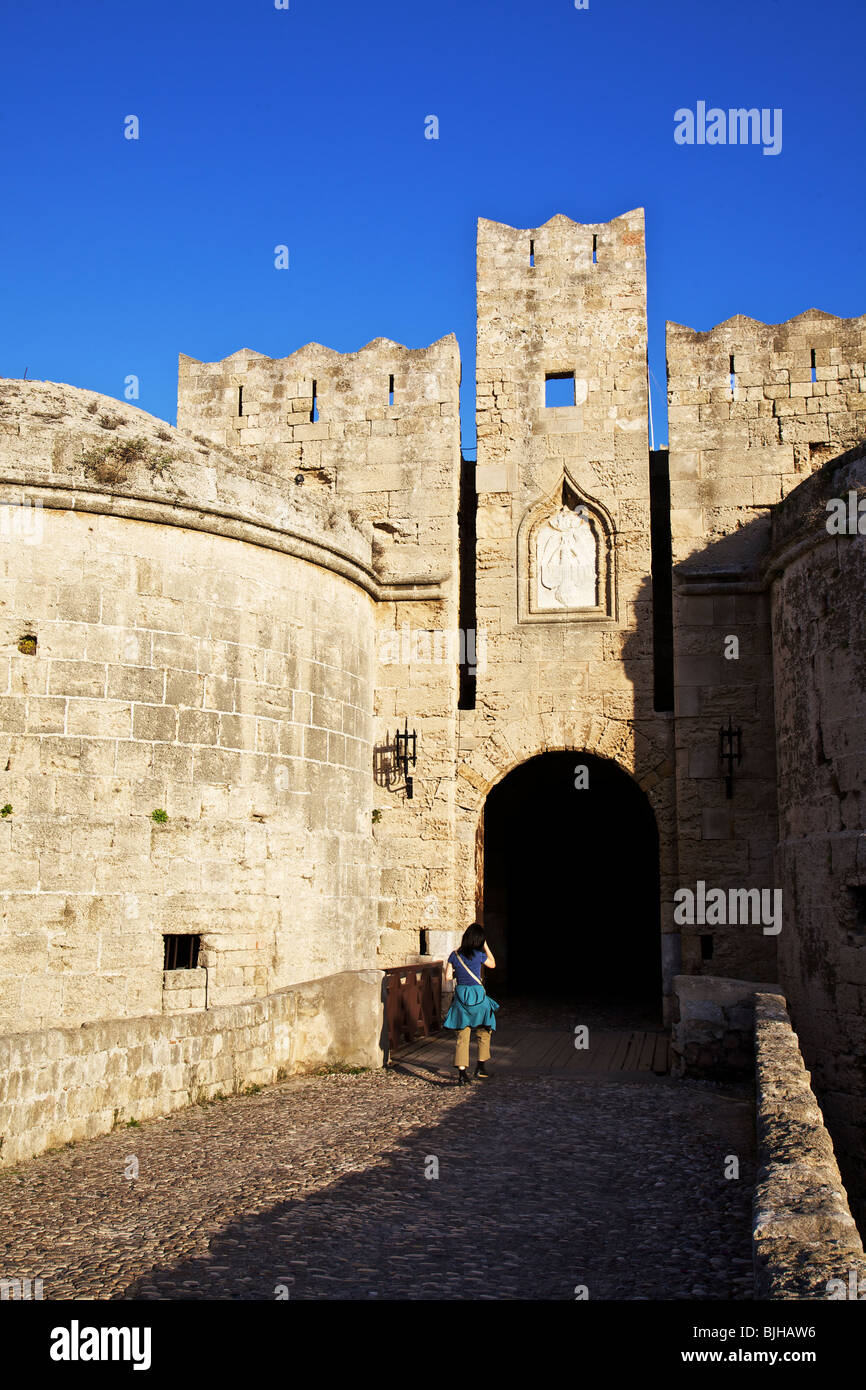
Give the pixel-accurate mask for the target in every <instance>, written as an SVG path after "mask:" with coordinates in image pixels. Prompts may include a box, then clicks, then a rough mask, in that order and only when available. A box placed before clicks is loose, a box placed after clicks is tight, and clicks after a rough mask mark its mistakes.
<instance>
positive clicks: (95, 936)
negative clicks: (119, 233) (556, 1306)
mask: <svg viewBox="0 0 866 1390" xmlns="http://www.w3.org/2000/svg"><path fill="white" fill-rule="evenodd" d="M0 421H2V431H3V432H2V481H3V487H4V496H5V497H6V498H7V499H12V500H13V501H14V502H17V503H18V504H19V506H18V507H17V509H16V507H15V506H12V507H7V508H6V509H5V513H6V521H7V524H8V522H9V519H10V517H11V518H12V521H13V522H14V521H15V520H16V519H19V518H20V517H21V515H22V514H24V515H26V519H27V521H28V524H29V526H30V529H31V531H32V532H33V534H31V535H30V536H22V537H19V538H17V539H16V538H15V537H14V536H13V537H11V538H10V543H8V544H3V545H0V564H2V567H3V570H2V579H3V587H2V604H0V634H2V636H0V643H2V663H0V680H2V684H3V697H2V700H0V711H2V734H0V741H2V747H0V783H2V785H0V804H2V805H4V806H8V807H10V808H11V810H10V811H9V812H7V814H6V815H5V816H4V817H3V819H2V821H0V845H2V850H3V857H4V875H3V879H4V881H3V895H2V902H0V907H2V918H0V943H2V949H0V1014H2V1021H3V1030H4V1031H7V1030H10V1029H12V1030H24V1029H34V1028H39V1027H47V1026H51V1025H56V1024H57V1023H58V1022H59V1021H61V1020H62V1021H63V1023H64V1024H80V1023H85V1022H88V1021H91V1020H97V1019H105V1018H122V1017H136V1016H139V1015H145V1014H153V1013H160V1012H162V1011H163V1010H164V1009H165V1010H168V1011H171V1012H176V1011H177V1010H178V1009H183V1008H194V1007H198V1008H201V1007H204V1006H205V1004H207V1006H209V1007H210V1006H215V1005H228V1004H234V1003H239V1002H242V1001H246V1000H249V999H252V998H256V997H258V996H261V995H264V994H267V993H269V992H271V991H273V990H274V989H278V988H280V987H281V986H283V985H286V984H290V983H294V982H295V981H297V980H299V979H311V978H314V977H316V976H321V975H325V974H330V973H332V972H334V971H338V970H345V969H355V968H360V967H361V966H362V965H363V964H365V963H368V962H369V961H370V960H371V959H375V949H376V939H377V933H376V922H375V895H374V892H373V889H372V887H371V883H370V868H369V865H368V862H367V854H366V846H367V844H368V840H369V824H370V807H371V793H370V781H369V766H370V757H371V743H372V706H373V687H372V677H373V667H372V661H373V651H374V624H373V607H374V598H373V596H372V595H373V591H374V590H375V579H374V576H373V573H372V568H371V555H370V550H371V538H370V535H369V533H365V532H364V531H363V530H360V529H358V527H356V526H354V525H352V524H351V523H350V522H349V521H348V520H347V519H346V517H345V516H344V515H337V514H336V513H334V514H333V515H332V514H331V513H330V512H329V510H328V508H327V507H323V506H322V505H320V504H319V505H317V504H316V503H315V500H314V499H310V498H308V497H304V498H302V497H300V495H298V494H297V493H295V492H289V491H288V490H287V489H285V488H281V487H280V486H278V485H277V484H276V483H275V482H274V481H273V480H270V479H267V478H262V477H258V476H256V474H255V473H254V472H253V471H252V470H249V469H247V468H245V466H244V464H243V461H242V460H240V459H239V458H237V457H236V456H234V457H233V456H232V455H230V454H228V452H227V451H225V450H221V449H216V448H213V447H210V446H208V445H207V443H206V442H197V441H194V440H190V439H188V438H185V437H183V436H181V435H179V434H178V432H177V431H175V430H172V429H167V428H165V427H164V426H161V425H160V424H159V422H157V421H154V420H152V419H151V418H150V417H149V416H146V415H144V414H143V413H142V412H141V411H138V410H135V409H134V408H132V407H130V406H125V405H117V404H116V403H114V402H111V403H109V402H108V401H106V400H105V398H102V397H99V396H96V395H94V394H93V393H92V392H87V391H80V390H76V389H75V388H71V387H65V386H53V385H46V384H42V383H14V384H13V383H6V384H4V386H3V388H2V395H0ZM22 500H26V501H29V502H30V504H31V506H30V508H29V509H28V510H27V511H26V513H24V509H23V508H22V507H21V506H20V503H21V502H22ZM37 532H38V534H37ZM25 638H30V639H35V643H34V642H33V641H32V640H31V641H30V642H26V641H23V640H22V639H25ZM34 647H35V650H34V649H33V648H34ZM155 810H156V811H161V812H164V813H165V815H166V816H167V820H164V821H162V822H160V821H159V820H157V821H155V820H154V819H153V818H152V813H153V812H154V811H155ZM169 934H181V935H183V934H200V935H201V938H202V951H201V956H200V959H199V963H198V967H197V968H196V969H194V970H181V971H176V972H164V971H163V956H164V944H163V937H164V936H165V935H169Z"/></svg>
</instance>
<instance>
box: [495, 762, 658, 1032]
mask: <svg viewBox="0 0 866 1390" xmlns="http://www.w3.org/2000/svg"><path fill="white" fill-rule="evenodd" d="M582 769H583V771H582ZM584 782H585V783H586V785H585V786H584V785H582V784H583V783H584ZM483 833H484V904H483V910H484V916H483V920H484V924H485V928H486V932H487V939H488V942H489V944H490V948H491V950H492V951H493V953H494V956H495V957H496V961H497V969H496V970H495V971H491V972H488V975H489V990H490V993H491V994H492V995H493V996H494V997H496V992H497V990H498V991H499V992H500V993H501V994H506V993H507V994H508V995H510V996H514V995H518V996H522V997H526V996H528V995H532V996H534V997H536V998H542V997H546V998H550V999H553V998H557V997H558V998H562V999H566V998H567V999H569V1000H573V1001H577V1000H581V1001H593V1002H595V1003H598V1004H599V1005H602V1006H606V1005H611V1006H613V1007H614V1008H617V1007H619V1006H620V1005H624V1006H629V1005H635V1006H639V1007H640V1010H641V1013H642V1014H644V1015H645V1014H646V1011H647V1009H649V1010H650V1011H651V1012H652V1013H653V1014H656V1013H658V1014H660V1011H661V988H662V986H661V940H660V920H659V856H658V830H657V828H656V822H655V816H654V815H653V811H652V807H651V806H650V804H649V802H648V800H647V798H646V795H645V794H644V792H643V791H642V790H641V789H640V787H639V786H638V785H637V783H636V782H635V781H634V780H633V779H632V778H631V777H630V776H629V775H628V774H627V773H626V772H623V770H622V769H621V768H620V767H618V766H617V764H616V763H614V762H611V761H609V760H608V759H605V758H598V757H595V756H593V755H592V754H589V753H544V754H542V755H540V756H539V757H537V758H532V759H530V761H529V762H526V763H524V764H522V766H520V767H518V768H515V769H514V771H513V772H510V773H509V774H508V775H507V776H506V777H505V778H504V779H503V781H502V782H500V783H499V784H498V785H497V786H496V787H494V788H493V790H492V791H491V792H490V794H489V796H488V798H487V802H486V805H485V809H484V832H483Z"/></svg>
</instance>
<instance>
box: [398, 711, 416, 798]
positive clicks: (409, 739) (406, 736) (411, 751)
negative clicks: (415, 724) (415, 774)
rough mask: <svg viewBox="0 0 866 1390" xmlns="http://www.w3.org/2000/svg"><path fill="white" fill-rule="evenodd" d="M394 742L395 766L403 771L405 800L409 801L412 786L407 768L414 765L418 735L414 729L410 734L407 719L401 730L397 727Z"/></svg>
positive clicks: (411, 794)
mask: <svg viewBox="0 0 866 1390" xmlns="http://www.w3.org/2000/svg"><path fill="white" fill-rule="evenodd" d="M394 744H395V750H396V755H397V766H398V767H399V769H400V771H401V772H402V773H403V777H404V779H405V782H406V800H407V801H411V800H412V796H413V786H412V777H411V775H410V773H409V768H410V766H411V767H414V766H415V759H416V755H417V751H418V735H417V733H416V732H415V730H414V729H413V730H412V732H411V734H410V732H409V720H408V719H406V720H405V721H404V727H403V730H402V732H401V731H400V730H399V729H398V730H397V732H396V734H395V735H394Z"/></svg>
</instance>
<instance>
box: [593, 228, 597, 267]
mask: <svg viewBox="0 0 866 1390" xmlns="http://www.w3.org/2000/svg"><path fill="white" fill-rule="evenodd" d="M592 263H593V265H598V235H597V234H594V235H593V238H592Z"/></svg>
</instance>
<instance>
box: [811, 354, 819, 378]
mask: <svg viewBox="0 0 866 1390" xmlns="http://www.w3.org/2000/svg"><path fill="white" fill-rule="evenodd" d="M812 380H813V381H817V380H818V363H817V361H816V360H815V349H814V348H812Z"/></svg>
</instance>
